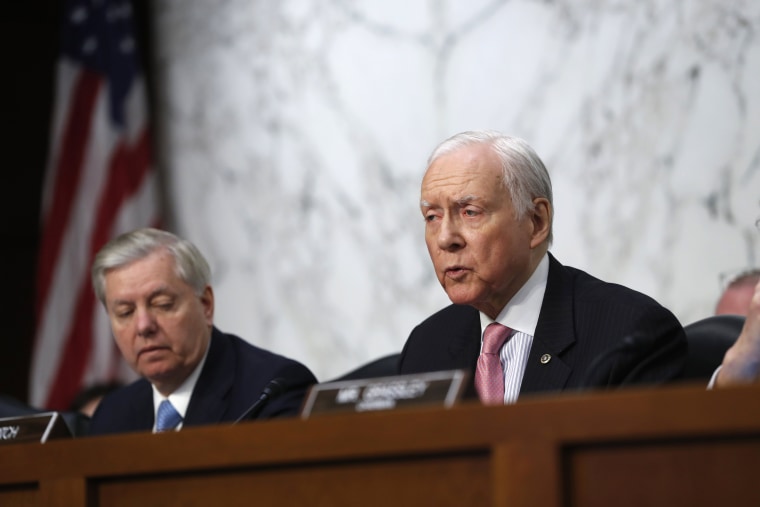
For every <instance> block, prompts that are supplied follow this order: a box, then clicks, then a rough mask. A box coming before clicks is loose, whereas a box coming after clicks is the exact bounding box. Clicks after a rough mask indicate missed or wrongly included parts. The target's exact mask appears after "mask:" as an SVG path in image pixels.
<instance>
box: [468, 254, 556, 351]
mask: <svg viewBox="0 0 760 507" xmlns="http://www.w3.org/2000/svg"><path fill="white" fill-rule="evenodd" d="M548 279H549V255H548V254H544V257H543V258H542V259H541V262H539V263H538V266H536V269H535V270H534V271H533V274H532V275H530V278H528V281H527V282H525V284H524V285H523V286H522V287H521V288H520V290H518V291H517V294H515V295H514V296H513V297H512V299H510V300H509V302H508V303H507V304H506V306H504V308H502V310H501V312H499V315H497V316H496V320H495V321H494V320H491V318H490V317H488V316H487V315H486V314H484V313H483V312H480V331H481V333H482V332H483V330H484V329H485V328H486V326H488V324H491V323H492V322H498V323H499V324H503V325H505V326H507V327H508V328H510V329H514V330H515V331H517V332H520V333H525V334H529V335H531V336H535V334H536V326H537V325H538V316H539V314H540V313H541V305H542V304H543V302H544V293H545V292H546V282H547V280H548Z"/></svg>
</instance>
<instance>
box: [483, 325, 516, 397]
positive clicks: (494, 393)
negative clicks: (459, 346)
mask: <svg viewBox="0 0 760 507" xmlns="http://www.w3.org/2000/svg"><path fill="white" fill-rule="evenodd" d="M511 332H512V330H511V329H509V328H508V327H507V326H502V325H501V324H499V323H497V322H494V323H492V324H489V325H488V326H487V327H486V330H485V332H484V333H483V349H482V350H481V352H480V357H478V366H477V368H476V369H475V389H476V390H477V391H478V395H479V396H480V401H482V402H483V403H485V404H486V405H501V404H503V403H504V369H503V368H502V367H501V361H500V360H499V350H501V346H502V345H504V342H505V341H507V338H508V337H509V333H511Z"/></svg>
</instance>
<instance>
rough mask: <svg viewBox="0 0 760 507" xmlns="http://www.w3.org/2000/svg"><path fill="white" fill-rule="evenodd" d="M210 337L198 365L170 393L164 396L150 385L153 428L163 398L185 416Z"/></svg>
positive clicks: (204, 359)
mask: <svg viewBox="0 0 760 507" xmlns="http://www.w3.org/2000/svg"><path fill="white" fill-rule="evenodd" d="M211 339H212V338H211V337H209V341H208V345H207V346H206V352H205V353H204V354H203V357H202V358H201V360H200V362H199V363H198V365H197V366H196V367H195V369H194V370H193V372H192V373H191V374H190V375H189V376H188V377H187V378H186V379H185V381H184V382H182V384H181V385H180V386H179V387H178V388H177V389H175V390H174V392H173V393H171V394H170V395H169V396H166V397H164V395H163V394H161V393H160V392H159V391H158V389H156V386H154V385H153V384H151V387H152V388H153V421H154V422H153V430H154V431H155V429H156V423H155V420H156V417H155V416H156V414H157V413H158V405H159V404H160V403H161V402H162V401H163V400H169V401H170V402H171V404H172V405H173V406H174V408H175V409H176V410H177V412H179V415H181V416H182V419H183V420H184V418H185V413H186V412H187V406H188V405H189V404H190V397H191V396H192V395H193V390H194V389H195V384H197V383H198V377H200V376H201V371H203V365H204V364H206V357H207V356H208V350H209V348H211ZM181 427H182V423H180V425H179V427H178V429H179V428H181Z"/></svg>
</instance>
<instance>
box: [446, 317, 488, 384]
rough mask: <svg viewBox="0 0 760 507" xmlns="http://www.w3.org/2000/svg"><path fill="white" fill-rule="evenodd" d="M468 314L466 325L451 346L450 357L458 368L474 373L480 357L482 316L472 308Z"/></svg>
mask: <svg viewBox="0 0 760 507" xmlns="http://www.w3.org/2000/svg"><path fill="white" fill-rule="evenodd" d="M467 312H468V315H467V316H466V317H465V319H467V320H466V321H465V325H464V326H463V327H462V329H461V331H460V332H459V333H458V334H456V335H455V336H453V338H452V340H451V343H450V344H449V355H450V356H451V360H452V363H453V364H454V365H455V366H456V367H457V368H464V369H467V370H470V371H473V372H474V371H475V365H476V364H477V362H478V355H480V314H479V313H478V311H477V310H476V309H475V308H472V307H467Z"/></svg>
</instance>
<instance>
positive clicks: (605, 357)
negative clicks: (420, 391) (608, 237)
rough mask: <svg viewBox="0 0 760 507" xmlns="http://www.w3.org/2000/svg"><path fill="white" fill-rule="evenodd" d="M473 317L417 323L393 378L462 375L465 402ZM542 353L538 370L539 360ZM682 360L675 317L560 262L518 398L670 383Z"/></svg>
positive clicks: (462, 313)
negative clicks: (439, 372)
mask: <svg viewBox="0 0 760 507" xmlns="http://www.w3.org/2000/svg"><path fill="white" fill-rule="evenodd" d="M480 335H481V329H480V317H479V313H478V311H477V310H476V309H474V308H473V307H471V306H462V305H451V306H448V307H446V308H444V309H443V310H441V311H439V312H438V313H436V314H434V315H432V316H431V317H429V318H428V319H427V320H425V321H424V322H422V323H421V324H420V325H418V326H417V327H416V328H415V329H414V330H412V333H411V334H410V336H409V339H408V340H407V342H406V345H405V346H404V350H403V351H402V354H401V360H400V366H399V368H400V373H420V372H428V371H436V370H449V369H465V370H468V371H470V372H471V373H472V374H473V375H471V379H470V385H469V388H468V389H467V391H466V392H467V394H466V396H467V397H472V396H476V395H475V390H474V387H473V383H472V380H473V379H472V377H474V371H475V365H476V363H477V359H478V355H479V354H480ZM544 354H549V355H550V356H551V359H550V360H549V361H548V362H546V363H545V364H544V363H542V361H541V357H542V356H543V355H544ZM686 355H687V344H686V337H685V335H684V331H683V328H682V327H681V324H680V323H679V322H678V320H677V319H676V318H675V316H674V315H673V314H672V313H671V312H670V311H668V310H667V309H665V308H664V307H662V306H661V305H659V304H658V303H657V302H656V301H654V300H653V299H652V298H650V297H649V296H645V295H644V294H641V293H639V292H636V291H634V290H632V289H629V288H626V287H623V286H621V285H617V284H611V283H606V282H603V281H601V280H598V279H596V278H594V277H593V276H591V275H589V274H587V273H584V272H583V271H580V270H578V269H574V268H571V267H566V266H563V265H562V264H560V263H559V262H558V261H557V260H556V259H555V258H554V257H553V256H552V255H551V254H549V275H548V280H547V284H546V292H545V294H544V301H543V303H542V305H541V312H540V314H539V318H538V324H537V326H536V334H535V336H534V338H533V345H532V347H531V349H530V355H529V357H528V364H527V366H526V368H525V375H524V376H523V381H522V386H521V389H520V397H523V396H524V395H525V394H528V393H537V392H544V391H563V390H569V389H579V388H603V387H612V386H622V385H631V384H652V383H661V382H665V381H668V380H672V379H674V378H676V377H677V376H678V375H679V374H680V372H681V370H682V369H683V366H684V363H685V360H686Z"/></svg>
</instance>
